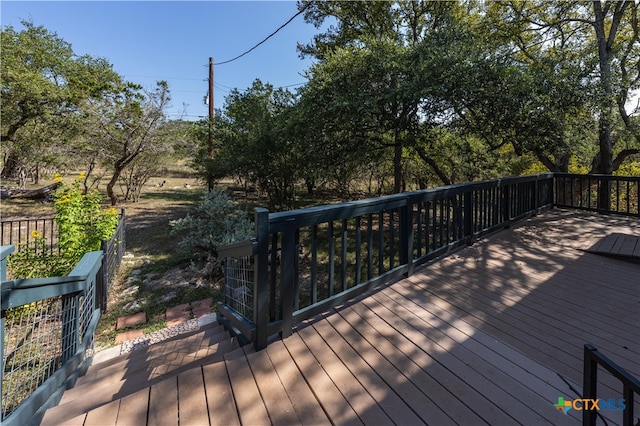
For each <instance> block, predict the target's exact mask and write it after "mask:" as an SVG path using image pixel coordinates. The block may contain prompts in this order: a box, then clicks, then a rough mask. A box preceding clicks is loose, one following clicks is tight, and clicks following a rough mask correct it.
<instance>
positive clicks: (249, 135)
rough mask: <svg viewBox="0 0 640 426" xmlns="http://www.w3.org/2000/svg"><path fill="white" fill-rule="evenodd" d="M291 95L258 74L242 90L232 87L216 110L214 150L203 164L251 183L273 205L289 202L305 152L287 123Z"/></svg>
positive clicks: (278, 206) (288, 205)
mask: <svg viewBox="0 0 640 426" xmlns="http://www.w3.org/2000/svg"><path fill="white" fill-rule="evenodd" d="M294 101H295V97H294V95H293V93H291V92H289V91H288V90H285V89H276V88H274V87H273V86H272V85H270V84H265V83H263V82H262V81H260V80H259V79H256V80H255V81H254V82H253V84H252V85H251V87H250V88H248V89H247V90H245V91H244V92H241V91H239V90H238V89H234V90H232V91H231V92H230V93H229V95H227V97H226V99H225V106H224V108H223V110H222V114H219V116H220V119H219V120H220V121H219V122H220V124H221V125H220V130H219V131H218V133H216V143H217V146H218V151H217V152H216V155H215V159H214V161H213V162H212V163H211V164H210V166H209V167H211V168H213V169H218V170H217V171H216V172H217V173H221V174H223V175H232V176H240V177H242V178H243V179H246V180H247V181H250V182H252V183H254V184H255V185H257V187H258V189H260V190H261V191H264V192H266V194H267V196H268V197H269V204H270V207H271V208H273V209H278V210H286V209H290V208H292V207H293V206H294V202H295V187H294V185H295V183H296V182H297V181H298V179H300V175H301V170H302V165H303V164H304V163H305V155H306V154H307V152H305V151H304V150H303V149H302V147H301V145H300V144H299V140H298V139H297V138H296V137H294V132H292V131H291V130H290V128H289V126H290V123H291V122H292V120H291V118H290V117H291V114H292V113H293V112H292V111H293V109H292V107H293V105H294Z"/></svg>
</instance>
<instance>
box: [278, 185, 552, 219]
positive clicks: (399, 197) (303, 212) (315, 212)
mask: <svg viewBox="0 0 640 426" xmlns="http://www.w3.org/2000/svg"><path fill="white" fill-rule="evenodd" d="M552 177H553V173H541V174H537V175H528V176H516V177H507V178H501V179H491V180H483V181H478V182H470V183H469V182H468V183H460V184H455V185H447V186H442V187H437V188H430V189H424V190H420V191H411V192H403V193H399V194H392V195H385V196H382V197H375V198H367V199H364V200H356V201H346V202H342V203H336V204H329V205H323V206H316V207H308V208H304V209H297V210H289V211H284V212H276V213H270V214H269V223H270V224H271V225H277V224H279V223H283V222H287V221H290V220H291V219H295V220H296V224H297V225H298V226H309V225H313V224H315V223H318V222H319V221H329V220H338V219H344V218H349V217H355V216H360V215H363V214H367V213H370V212H374V211H378V210H380V209H387V208H388V209H391V208H395V207H400V206H402V205H404V204H405V203H406V201H407V200H408V199H412V200H416V199H417V200H418V201H430V200H434V199H437V198H441V197H447V196H453V195H457V194H462V193H465V192H469V191H475V190H480V189H488V188H495V187H500V186H505V185H511V184H516V183H521V182H531V181H537V180H542V179H550V178H552Z"/></svg>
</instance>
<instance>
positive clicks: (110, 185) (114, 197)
mask: <svg viewBox="0 0 640 426" xmlns="http://www.w3.org/2000/svg"><path fill="white" fill-rule="evenodd" d="M123 169H124V167H118V165H116V167H115V169H114V171H113V176H111V180H110V181H109V183H107V196H109V199H110V200H111V205H112V206H115V205H117V204H118V196H117V195H116V194H115V192H114V191H113V187H114V186H115V185H116V182H118V178H119V177H120V174H121V173H122V170H123Z"/></svg>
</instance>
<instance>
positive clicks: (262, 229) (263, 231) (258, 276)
mask: <svg viewBox="0 0 640 426" xmlns="http://www.w3.org/2000/svg"><path fill="white" fill-rule="evenodd" d="M255 221H256V242H257V246H256V254H255V260H254V266H253V267H254V274H253V276H254V283H253V286H254V293H253V294H254V295H255V297H254V299H253V303H254V306H253V312H254V319H253V322H254V324H255V326H256V335H255V341H254V342H253V346H254V348H255V349H256V350H257V351H259V350H261V349H264V348H266V347H267V338H268V337H269V336H268V335H267V334H268V330H267V326H268V325H269V265H268V262H269V260H268V259H269V210H267V209H264V208H257V209H255Z"/></svg>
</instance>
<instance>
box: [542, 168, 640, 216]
mask: <svg viewBox="0 0 640 426" xmlns="http://www.w3.org/2000/svg"><path fill="white" fill-rule="evenodd" d="M554 192H555V201H554V204H555V205H556V206H557V207H569V208H573V209H580V210H588V211H593V212H598V213H604V214H608V213H616V214H621V215H625V216H632V217H640V208H639V207H638V200H639V199H640V176H608V175H576V174H568V173H554Z"/></svg>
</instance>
